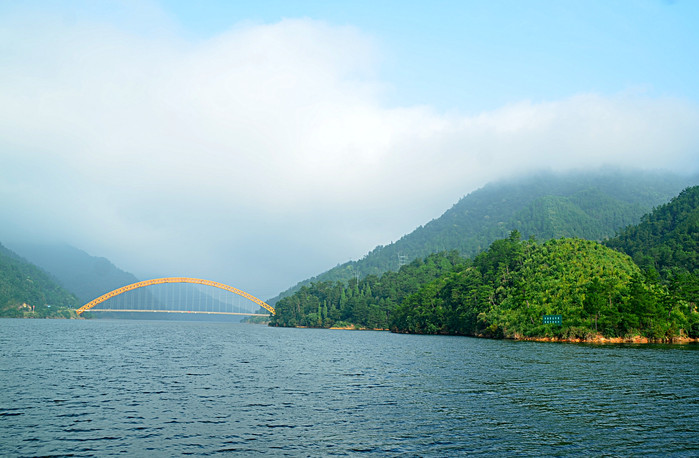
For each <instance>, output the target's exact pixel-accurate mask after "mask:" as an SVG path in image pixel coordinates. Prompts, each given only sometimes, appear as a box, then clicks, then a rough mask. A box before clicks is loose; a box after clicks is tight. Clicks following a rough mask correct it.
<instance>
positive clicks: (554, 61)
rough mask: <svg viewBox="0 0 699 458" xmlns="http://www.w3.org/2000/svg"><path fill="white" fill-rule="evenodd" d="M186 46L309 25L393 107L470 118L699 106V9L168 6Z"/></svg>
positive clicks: (632, 4)
mask: <svg viewBox="0 0 699 458" xmlns="http://www.w3.org/2000/svg"><path fill="white" fill-rule="evenodd" d="M163 6H164V8H165V9H166V11H168V12H169V13H170V14H172V16H173V18H174V20H175V21H176V22H177V23H178V24H179V25H180V26H181V27H182V28H183V29H184V31H185V33H186V34H190V36H192V37H196V38H204V39H205V38H210V37H212V36H215V35H216V34H219V33H222V32H225V31H226V30H227V29H229V28H230V27H231V24H236V23H239V22H245V21H251V22H256V23H273V22H277V21H280V20H282V19H285V18H299V17H307V18H311V19H315V20H320V21H326V22H328V23H330V24H336V25H348V26H353V27H357V28H359V29H360V30H362V31H363V32H365V33H367V34H368V35H370V36H371V37H372V38H373V39H375V40H376V42H377V46H378V47H379V49H380V50H381V59H382V61H381V62H380V64H379V72H380V76H381V78H382V79H383V80H385V81H387V82H388V84H390V85H391V86H392V87H391V89H390V90H389V91H388V94H387V103H394V104H407V105H414V104H426V105H430V106H435V107H437V108H438V109H442V110H459V111H464V112H468V113H473V112H476V111H479V110H487V109H494V108H498V107H500V106H502V105H504V104H507V103H512V102H513V101H520V100H532V101H547V100H555V99H558V98H562V97H567V96H570V95H574V94H577V93H581V92H595V93H602V94H614V93H618V92H623V91H628V90H633V91H643V92H645V93H647V94H649V95H652V96H660V95H663V96H676V97H687V98H690V99H692V100H694V101H696V100H697V97H698V96H699V93H698V92H697V91H698V89H697V86H698V85H697V84H696V83H695V81H694V80H695V79H696V78H695V75H696V60H695V59H696V58H697V57H699V28H698V27H697V26H696V24H697V20H698V19H699V3H697V2H694V1H686V0H685V1H677V2H668V1H661V0H648V1H431V2H424V1H382V2H375V1H356V2H354V1H345V2H339V1H332V2H322V1H299V2H289V1H259V2H226V1H222V2H204V3H203V5H201V4H200V3H199V2H195V3H192V2H165V3H163Z"/></svg>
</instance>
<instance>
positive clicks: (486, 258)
mask: <svg viewBox="0 0 699 458" xmlns="http://www.w3.org/2000/svg"><path fill="white" fill-rule="evenodd" d="M544 315H561V317H562V325H557V324H544V322H543V320H542V317H543V316H544ZM391 328H392V329H393V330H394V331H397V332H412V333H426V334H436V333H439V334H459V335H473V336H487V337H498V338H502V337H506V338H522V337H557V338H563V339H591V338H594V336H596V335H598V334H599V335H602V336H605V337H629V336H634V335H640V336H644V337H648V338H651V339H671V338H674V337H680V336H689V337H699V313H697V311H696V304H695V303H689V302H687V301H683V300H681V299H680V298H678V297H676V296H674V295H673V294H672V293H671V292H670V291H668V290H667V289H666V288H663V287H662V286H661V285H660V284H658V283H656V282H653V281H652V280H649V279H647V278H645V277H644V276H643V275H642V273H641V270H640V269H639V267H638V266H637V265H636V264H634V262H633V261H632V260H631V258H629V257H628V256H627V255H625V254H622V253H619V252H617V251H614V250H611V249H610V248H607V247H604V246H603V245H601V244H600V243H598V242H593V241H587V240H581V239H558V240H550V241H548V242H546V243H544V244H537V243H534V242H522V241H519V240H518V239H517V237H511V238H509V239H504V240H499V241H496V242H494V243H493V244H492V246H491V247H490V249H489V250H488V251H486V252H484V253H482V254H480V255H479V256H477V257H476V259H474V261H473V263H472V264H471V265H470V266H469V267H467V268H466V269H463V270H460V271H455V272H453V273H451V274H450V275H447V276H445V277H442V278H440V279H438V280H437V281H434V282H432V283H429V284H428V285H426V286H424V287H423V288H422V289H421V290H420V291H419V292H418V293H417V294H415V295H413V296H411V297H410V298H408V299H407V300H405V301H404V302H403V303H402V304H401V305H400V306H399V307H398V308H397V309H396V311H395V312H394V318H393V321H392V327H391Z"/></svg>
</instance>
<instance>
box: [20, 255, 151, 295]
mask: <svg viewBox="0 0 699 458" xmlns="http://www.w3.org/2000/svg"><path fill="white" fill-rule="evenodd" d="M12 248H13V249H14V250H15V251H16V252H17V253H19V254H20V255H21V256H23V257H24V258H26V259H27V260H29V261H30V262H32V263H34V264H36V265H37V266H39V267H41V268H42V269H44V270H45V271H47V272H48V273H50V274H51V275H53V276H54V277H55V278H56V279H57V280H58V282H59V283H60V284H61V286H63V287H64V288H65V289H67V290H68V291H70V292H72V293H73V294H75V295H76V296H77V297H78V299H80V301H81V302H82V303H83V304H84V303H86V302H89V301H91V300H92V299H94V298H96V297H99V296H101V295H102V294H104V293H108V292H109V291H112V290H114V289H116V288H119V287H121V286H124V285H129V284H131V283H135V282H137V281H138V279H137V278H136V277H135V276H133V275H132V274H130V273H128V272H124V271H123V270H121V269H118V268H117V267H116V266H115V265H114V264H112V263H111V262H110V261H109V260H108V259H106V258H100V257H96V256H91V255H89V254H87V253H86V252H84V251H82V250H79V249H77V248H74V247H72V246H69V245H46V244H44V245H38V244H33V245H32V244H22V245H13V246H12Z"/></svg>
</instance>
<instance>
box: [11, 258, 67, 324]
mask: <svg viewBox="0 0 699 458" xmlns="http://www.w3.org/2000/svg"><path fill="white" fill-rule="evenodd" d="M78 303H79V301H78V299H77V298H76V297H75V296H73V295H72V294H70V293H69V292H67V291H65V290H64V289H63V288H61V287H60V286H59V285H58V284H57V283H56V281H55V280H54V279H52V278H51V277H50V276H49V275H48V274H47V273H46V272H44V271H42V270H41V269H39V268H38V267H36V266H34V265H32V264H30V263H28V262H26V261H25V260H24V259H22V258H20V257H19V256H17V255H16V254H15V253H13V252H12V251H10V250H8V249H7V248H5V247H4V246H2V245H0V316H1V317H12V318H73V317H75V316H76V315H75V309H77V308H78V307H79V305H78Z"/></svg>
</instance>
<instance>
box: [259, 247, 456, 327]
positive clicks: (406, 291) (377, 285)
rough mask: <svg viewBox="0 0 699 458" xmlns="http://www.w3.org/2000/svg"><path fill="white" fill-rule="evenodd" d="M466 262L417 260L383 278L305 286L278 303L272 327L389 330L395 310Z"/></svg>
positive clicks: (443, 256)
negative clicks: (426, 285) (428, 285)
mask: <svg viewBox="0 0 699 458" xmlns="http://www.w3.org/2000/svg"><path fill="white" fill-rule="evenodd" d="M464 262H465V259H463V258H462V257H461V256H459V255H458V253H456V252H455V251H451V252H442V253H435V254H432V255H430V256H428V257H427V258H425V259H416V260H414V261H413V262H411V263H410V264H408V265H405V266H403V267H402V268H401V269H400V271H398V272H386V273H385V274H384V275H382V276H381V277H380V278H379V277H377V276H376V275H369V276H368V277H366V278H364V279H360V280H359V281H357V279H352V280H350V281H349V283H348V284H345V283H342V282H339V281H335V282H332V281H321V282H316V283H312V284H310V285H308V286H302V287H301V289H300V290H299V291H297V292H296V293H295V294H293V295H291V296H288V297H285V298H283V299H281V300H280V301H279V302H277V306H276V311H277V313H276V315H274V316H273V317H272V321H271V325H272V326H309V327H333V326H337V327H347V326H357V327H365V328H372V329H388V326H389V323H390V313H391V311H392V310H393V309H394V308H395V307H396V306H397V305H398V304H400V303H401V302H402V301H403V300H404V299H405V298H406V297H408V296H409V295H411V294H413V293H415V292H417V291H418V289H419V288H420V286H421V285H423V284H425V283H428V282H430V281H433V280H435V279H437V278H439V277H441V276H442V275H445V274H447V273H448V272H451V271H452V270H454V269H455V268H456V267H457V266H459V265H461V264H462V263H464Z"/></svg>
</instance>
